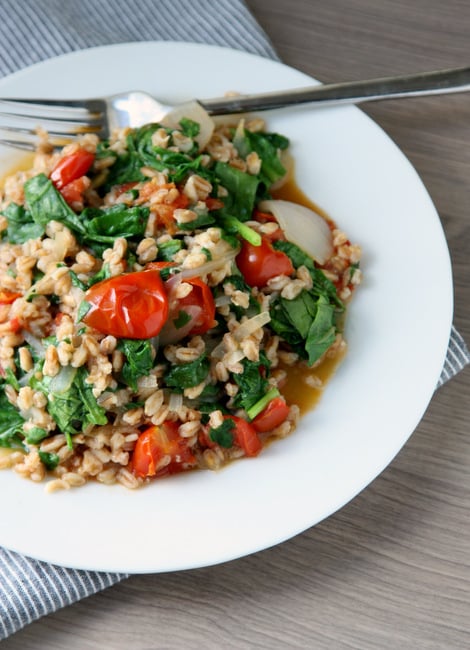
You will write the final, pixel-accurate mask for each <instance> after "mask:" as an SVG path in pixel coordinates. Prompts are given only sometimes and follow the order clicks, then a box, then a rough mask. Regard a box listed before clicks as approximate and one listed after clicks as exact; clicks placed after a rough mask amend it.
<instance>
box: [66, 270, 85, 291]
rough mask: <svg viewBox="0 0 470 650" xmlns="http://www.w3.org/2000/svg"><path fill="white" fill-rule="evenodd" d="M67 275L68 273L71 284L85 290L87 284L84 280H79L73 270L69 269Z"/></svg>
mask: <svg viewBox="0 0 470 650" xmlns="http://www.w3.org/2000/svg"><path fill="white" fill-rule="evenodd" d="M69 275H70V279H71V280H72V286H74V287H78V288H79V289H81V290H82V291H86V290H87V289H88V285H86V284H85V283H84V282H82V280H80V278H79V277H78V275H77V274H76V273H75V271H72V270H69Z"/></svg>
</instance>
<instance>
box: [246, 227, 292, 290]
mask: <svg viewBox="0 0 470 650" xmlns="http://www.w3.org/2000/svg"><path fill="white" fill-rule="evenodd" d="M235 261H236V263H237V266H238V268H239V270H240V272H241V274H242V275H243V277H244V279H245V282H246V283H247V284H248V285H249V286H250V287H258V288H261V287H264V286H266V284H267V282H268V280H270V279H271V278H274V277H276V276H277V275H292V273H293V272H294V267H293V266H292V262H291V261H290V259H289V257H288V256H287V255H286V254H285V253H283V252H282V251H277V250H275V249H274V248H273V246H272V244H271V242H270V241H269V239H268V238H267V237H265V236H264V235H262V236H261V245H260V246H253V244H250V243H249V242H247V241H246V240H243V242H242V247H241V249H240V252H239V253H238V255H237V257H236V258H235Z"/></svg>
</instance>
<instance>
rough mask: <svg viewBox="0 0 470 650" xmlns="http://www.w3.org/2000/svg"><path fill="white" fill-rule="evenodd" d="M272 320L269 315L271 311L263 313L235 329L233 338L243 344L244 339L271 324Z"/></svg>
mask: <svg viewBox="0 0 470 650" xmlns="http://www.w3.org/2000/svg"><path fill="white" fill-rule="evenodd" d="M270 320H271V316H270V315H269V311H262V312H260V313H259V314H256V316H253V317H252V318H249V319H248V320H246V321H245V322H244V323H242V324H241V325H239V326H238V327H237V328H236V329H234V330H233V332H232V334H233V338H234V339H235V340H237V341H238V342H241V341H243V339H246V337H247V336H250V334H253V332H256V330H257V329H259V328H260V327H263V325H266V323H269V321H270Z"/></svg>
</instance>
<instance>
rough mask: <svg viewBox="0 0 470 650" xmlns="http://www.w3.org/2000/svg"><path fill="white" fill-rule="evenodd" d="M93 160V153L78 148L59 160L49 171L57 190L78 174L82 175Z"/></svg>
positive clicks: (74, 178) (77, 176) (78, 175)
mask: <svg viewBox="0 0 470 650" xmlns="http://www.w3.org/2000/svg"><path fill="white" fill-rule="evenodd" d="M94 160H95V154H94V153H90V152H89V151H86V149H78V150H77V151H75V153H71V154H70V155H69V156H64V157H63V158H61V159H60V160H59V162H58V163H57V164H56V166H55V167H54V169H53V170H52V172H51V181H52V182H53V183H54V185H55V186H56V188H57V189H58V190H61V189H62V188H63V187H65V186H66V185H68V184H69V183H71V182H72V181H75V180H76V179H77V178H80V176H84V175H85V174H86V173H87V171H88V170H89V169H90V167H91V166H92V164H93V162H94Z"/></svg>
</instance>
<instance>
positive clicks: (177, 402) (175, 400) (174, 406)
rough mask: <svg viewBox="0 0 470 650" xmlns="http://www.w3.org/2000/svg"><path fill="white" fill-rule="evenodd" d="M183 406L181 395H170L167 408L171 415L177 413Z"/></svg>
mask: <svg viewBox="0 0 470 650" xmlns="http://www.w3.org/2000/svg"><path fill="white" fill-rule="evenodd" d="M182 406H183V395H182V394H181V393H170V399H169V400H168V408H169V409H170V411H172V412H173V413H179V412H180V410H181V407H182Z"/></svg>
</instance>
